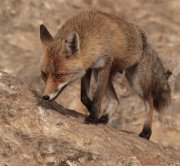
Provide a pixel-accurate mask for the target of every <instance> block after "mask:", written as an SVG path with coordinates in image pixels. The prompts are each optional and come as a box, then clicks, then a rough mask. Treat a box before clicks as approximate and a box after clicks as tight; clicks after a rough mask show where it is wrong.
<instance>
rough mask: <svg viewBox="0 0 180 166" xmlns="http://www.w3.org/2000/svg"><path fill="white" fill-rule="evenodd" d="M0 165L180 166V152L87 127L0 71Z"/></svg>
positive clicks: (109, 129)
mask: <svg viewBox="0 0 180 166" xmlns="http://www.w3.org/2000/svg"><path fill="white" fill-rule="evenodd" d="M0 117H1V118H0V126H1V129H0V165H1V166H5V165H7V166H18V165H29V166H36V165H37V166H39V165H54V166H55V165H57V166H86V165H87V166H101V165H102V166H103V165H104V166H117V165H122V166H124V165H132V166H141V165H143V166H144V165H148V166H150V165H154V166H164V165H178V164H180V149H178V148H176V149H175V148H172V147H163V146H161V145H159V144H157V143H153V142H151V141H148V140H146V139H143V138H140V137H138V135H137V134H135V133H133V132H128V131H122V130H118V129H113V128H112V127H110V126H105V125H87V124H84V123H83V121H84V115H82V114H80V113H77V112H75V111H72V110H68V109H65V108H63V107H62V106H60V105H58V104H57V103H55V102H54V103H51V104H50V103H48V102H44V101H43V100H42V99H41V97H40V96H39V95H38V93H37V92H36V91H35V90H33V89H32V88H30V87H29V86H28V85H26V84H25V83H23V82H22V81H20V80H19V79H17V78H15V77H12V76H10V75H8V74H7V73H4V72H2V71H1V72H0Z"/></svg>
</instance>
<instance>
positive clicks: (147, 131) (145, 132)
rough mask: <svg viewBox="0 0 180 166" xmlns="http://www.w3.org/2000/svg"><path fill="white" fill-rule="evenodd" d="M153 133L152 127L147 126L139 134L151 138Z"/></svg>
mask: <svg viewBox="0 0 180 166" xmlns="http://www.w3.org/2000/svg"><path fill="white" fill-rule="evenodd" d="M151 134H152V131H151V128H149V127H145V128H143V131H142V132H141V133H140V134H139V136H140V137H143V138H146V139H149V138H150V137H151Z"/></svg>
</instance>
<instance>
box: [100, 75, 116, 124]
mask: <svg viewBox="0 0 180 166" xmlns="http://www.w3.org/2000/svg"><path fill="white" fill-rule="evenodd" d="M106 96H107V98H108V102H109V103H108V107H107V109H106V111H105V113H104V115H102V117H101V118H100V119H99V123H103V124H106V123H108V121H109V119H110V117H111V116H112V115H113V113H114V112H115V110H116V109H117V107H118V105H119V100H118V98H117V95H116V92H115V89H114V86H113V84H112V78H111V76H110V78H109V81H108V84H107V87H106Z"/></svg>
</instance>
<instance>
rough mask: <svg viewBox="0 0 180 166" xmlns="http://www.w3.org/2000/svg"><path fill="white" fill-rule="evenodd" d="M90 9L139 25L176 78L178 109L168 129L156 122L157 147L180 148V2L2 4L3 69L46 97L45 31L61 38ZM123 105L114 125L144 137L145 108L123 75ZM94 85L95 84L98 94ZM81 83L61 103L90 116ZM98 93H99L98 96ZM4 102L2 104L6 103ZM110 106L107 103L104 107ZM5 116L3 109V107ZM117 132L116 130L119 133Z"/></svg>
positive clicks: (119, 84)
mask: <svg viewBox="0 0 180 166" xmlns="http://www.w3.org/2000/svg"><path fill="white" fill-rule="evenodd" d="M86 9H98V10H102V11H106V12H111V13H114V14H116V15H118V16H119V17H121V18H123V19H125V20H126V21H129V22H131V23H134V24H136V25H139V26H140V27H141V28H142V29H143V30H144V31H145V32H146V34H147V36H148V39H149V42H150V43H151V44H152V46H153V48H155V50H156V51H157V53H158V54H159V56H160V58H161V59H162V62H163V65H164V66H165V68H166V70H170V71H171V72H172V75H171V76H170V77H169V80H168V81H169V83H170V86H171V89H172V103H171V105H170V106H169V108H168V109H167V110H166V114H165V115H164V119H163V123H161V122H160V121H159V120H158V119H159V118H158V114H157V113H155V114H154V118H153V134H152V137H151V141H153V142H156V143H159V144H163V145H164V146H166V147H167V146H173V147H179V146H180V139H179V138H180V103H179V101H180V56H179V53H180V1H179V0H171V1H168V0H157V1H155V0H149V1H147V0H133V1H126V0H103V1H101V0H72V1H71V0H53V1H51V0H38V1H36V0H11V1H10V0H1V5H0V38H1V40H0V59H1V60H0V69H1V70H3V71H6V72H7V73H9V74H11V75H13V76H15V77H18V78H19V79H21V80H22V81H23V82H25V83H27V84H28V85H29V86H31V87H32V88H35V89H36V90H37V91H38V93H39V94H41V91H42V88H43V82H42V81H41V80H40V77H39V76H40V67H39V59H40V56H41V55H42V50H41V42H40V39H39V25H40V24H42V23H43V24H45V25H46V26H47V27H48V29H49V30H50V32H51V33H52V34H55V33H56V32H57V30H58V29H59V28H60V27H61V26H62V24H63V23H64V22H65V21H66V20H67V19H68V18H70V17H72V16H73V15H75V14H77V13H79V12H80V11H82V10H86ZM114 85H115V89H116V92H117V95H118V98H119V99H120V105H119V107H118V109H117V112H116V113H115V114H114V116H113V117H112V118H111V121H110V123H109V125H111V126H112V127H114V128H116V129H120V130H126V131H133V132H135V133H139V132H140V131H141V129H142V125H143V120H144V118H143V116H144V105H143V103H142V101H141V100H140V99H139V98H138V97H137V96H136V95H135V94H134V93H133V92H132V90H131V89H130V88H129V85H128V83H127V81H126V79H125V78H124V76H122V75H120V74H119V75H117V76H116V78H115V79H114ZM93 87H94V84H93V83H92V89H93ZM79 89H80V86H79V81H77V82H75V83H74V84H72V85H71V86H70V87H68V88H67V89H66V90H65V91H64V92H63V94H62V95H61V96H60V97H59V98H58V99H57V102H58V103H59V104H61V105H63V106H64V107H66V108H69V109H73V110H76V111H78V112H81V113H87V111H86V109H85V107H84V106H83V105H82V104H81V102H80V100H79ZM92 92H93V90H92ZM0 102H1V101H0ZM103 103H104V104H103V108H104V107H105V105H106V99H105V100H104V102H103ZM0 110H2V107H0ZM113 130H114V129H113Z"/></svg>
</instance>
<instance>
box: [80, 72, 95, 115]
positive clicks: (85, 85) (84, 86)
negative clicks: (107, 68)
mask: <svg viewBox="0 0 180 166" xmlns="http://www.w3.org/2000/svg"><path fill="white" fill-rule="evenodd" d="M91 74H92V70H91V69H89V70H87V71H86V74H85V75H84V76H83V77H82V78H81V102H82V103H83V104H84V105H85V106H86V108H87V110H88V111H89V112H90V111H91V100H90V98H89V86H90V81H91Z"/></svg>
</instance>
